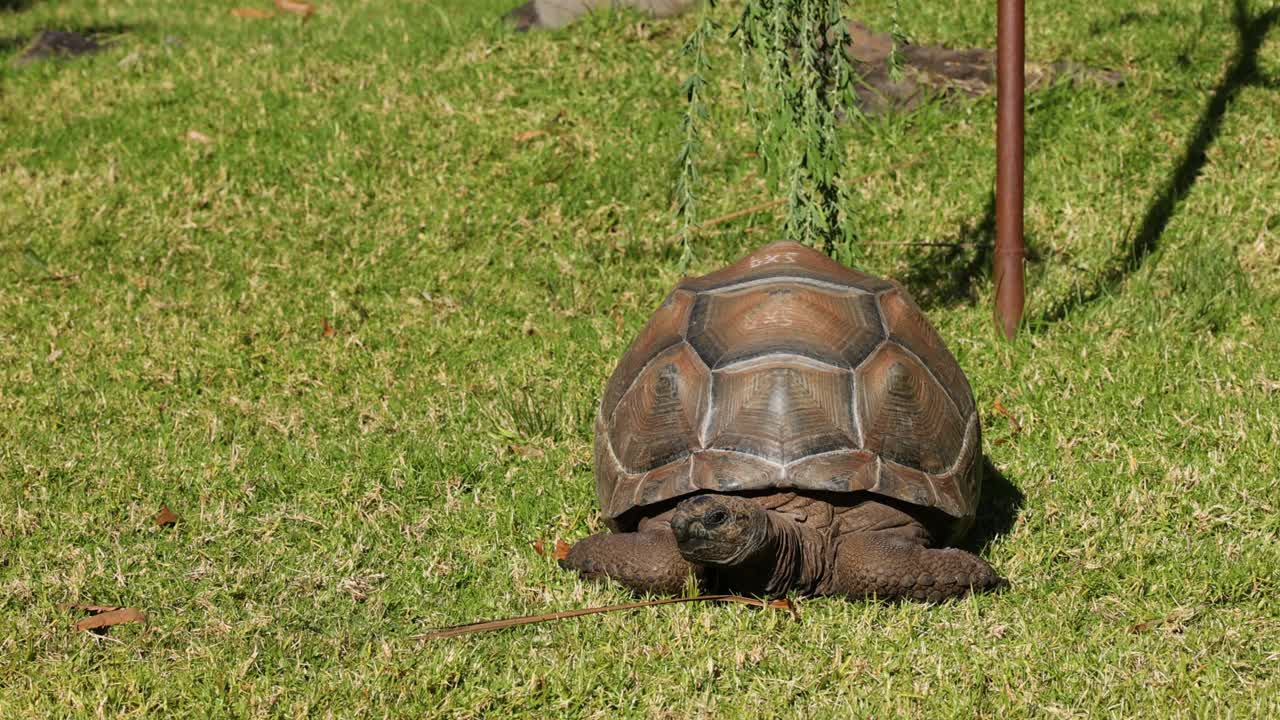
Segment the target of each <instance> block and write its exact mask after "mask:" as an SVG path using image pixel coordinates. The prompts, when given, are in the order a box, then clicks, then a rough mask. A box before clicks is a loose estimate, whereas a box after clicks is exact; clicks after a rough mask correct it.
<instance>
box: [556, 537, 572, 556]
mask: <svg viewBox="0 0 1280 720" xmlns="http://www.w3.org/2000/svg"><path fill="white" fill-rule="evenodd" d="M555 557H556V560H564V559H565V558H567V557H569V543H567V542H565V541H563V540H557V541H556V555H555Z"/></svg>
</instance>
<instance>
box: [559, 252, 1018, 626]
mask: <svg viewBox="0 0 1280 720" xmlns="http://www.w3.org/2000/svg"><path fill="white" fill-rule="evenodd" d="M981 444H982V443H981V428H980V427H979V423H978V413H977V410H976V407H975V405H974V400H973V392H972V390H971V389H970V387H969V383H968V381H967V380H966V378H965V376H964V372H963V371H961V369H960V366H959V365H958V364H957V363H956V360H955V358H954V357H953V356H952V355H951V353H950V352H949V351H948V350H947V348H946V347H945V346H944V345H943V343H942V339H941V338H940V337H939V336H938V333H937V332H936V331H935V330H934V329H933V327H932V326H931V325H930V324H929V322H928V320H927V319H926V318H925V316H924V314H923V313H922V312H921V311H920V308H919V307H917V306H916V304H915V303H914V302H913V301H912V300H911V298H910V296H909V295H908V294H907V292H906V290H904V289H903V288H902V287H901V286H900V285H898V284H897V283H894V282H892V281H889V280H883V279H880V278H877V277H874V276H872V275H867V274H864V273H861V272H858V271H856V270H852V269H849V268H847V267H845V266H843V265H841V264H839V263H837V262H835V261H834V260H832V259H830V258H829V257H827V256H826V255H824V254H822V253H820V252H818V251H816V250H813V249H811V248H808V247H806V246H803V245H800V244H797V243H793V242H779V243H774V244H772V245H768V246H766V247H763V248H761V249H759V250H757V251H755V252H753V253H751V254H749V255H747V256H746V257H744V258H742V259H741V260H739V261H738V262H736V263H734V264H732V265H730V266H728V267H726V268H724V269H721V270H719V271H717V272H713V273H710V274H708V275H703V276H701V277H694V278H685V279H684V280H682V281H681V282H680V283H679V284H678V285H677V286H676V288H675V290H674V291H672V292H671V294H670V295H668V296H667V298H666V300H665V301H663V303H662V305H661V307H659V308H658V310H657V311H656V312H655V313H654V315H653V317H652V319H650V320H649V323H648V324H647V325H646V326H645V327H644V329H642V330H641V331H640V334H639V335H638V336H637V337H636V338H635V340H634V341H633V342H632V343H631V345H630V347H629V348H628V349H627V351H626V352H625V353H624V354H623V355H622V358H621V360H620V361H619V362H618V366H617V368H616V369H615V370H614V372H613V374H612V376H611V377H610V378H609V380H608V383H607V384H606V385H605V388H604V393H603V396H602V398H601V400H600V406H599V412H598V414H597V417H596V421H595V453H594V455H595V457H594V467H595V483H596V494H597V496H598V498H599V501H600V507H601V510H602V512H603V517H604V522H605V524H606V525H607V526H608V528H609V530H610V532H603V533H599V534H596V535H592V536H590V537H588V538H585V539H583V540H581V541H579V542H578V543H576V544H574V545H573V546H572V547H571V548H570V549H569V551H568V553H567V555H565V557H564V558H563V559H562V560H561V561H560V562H561V565H562V566H563V567H565V568H566V569H572V570H576V571H577V572H578V573H580V574H581V575H582V576H584V577H586V578H589V579H604V578H608V579H612V580H614V581H616V582H618V583H621V584H622V585H624V586H626V587H627V588H630V589H631V590H632V591H634V592H637V593H641V594H647V593H651V594H660V595H673V594H678V593H680V592H681V591H682V590H683V588H684V586H685V583H686V582H687V580H688V578H689V577H690V576H693V577H694V578H695V579H696V580H697V582H698V584H699V585H700V586H701V587H702V588H703V589H704V590H707V591H712V592H739V593H747V594H754V595H762V596H777V595H784V594H796V595H801V596H810V595H844V596H848V597H854V598H863V597H872V596H874V597H878V598H915V599H920V600H930V601H937V600H942V599H945V598H949V597H955V596H960V595H963V594H965V593H967V592H970V591H985V590H991V589H995V588H997V587H1000V586H1002V585H1004V584H1005V581H1004V580H1003V579H1002V578H1000V576H999V575H997V574H996V572H995V571H994V570H993V569H992V568H991V566H990V565H988V564H987V563H986V562H985V561H984V560H982V559H981V558H979V557H978V556H977V555H974V554H973V553H970V552H967V551H965V550H961V549H957V548H949V547H938V546H937V545H945V544H947V543H949V542H952V541H954V540H956V539H958V538H959V537H960V536H961V535H963V534H964V533H965V532H966V531H967V530H968V528H969V526H970V525H971V523H972V521H973V518H974V514H975V511H976V507H977V501H978V495H979V491H980V487H981V482H982V474H981V473H982V463H981V461H980V458H981Z"/></svg>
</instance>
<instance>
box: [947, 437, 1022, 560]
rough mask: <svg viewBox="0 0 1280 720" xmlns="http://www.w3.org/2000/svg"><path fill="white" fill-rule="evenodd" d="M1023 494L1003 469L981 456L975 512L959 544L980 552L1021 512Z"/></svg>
mask: <svg viewBox="0 0 1280 720" xmlns="http://www.w3.org/2000/svg"><path fill="white" fill-rule="evenodd" d="M1025 499H1026V497H1025V496H1024V495H1023V494H1022V491H1021V490H1019V489H1018V488H1017V486H1016V485H1014V484H1013V483H1012V482H1010V481H1009V478H1007V477H1005V475H1004V473H1002V472H1000V469H999V468H997V467H996V466H995V465H994V464H992V462H991V458H989V457H987V456H986V455H983V456H982V495H981V497H979V498H978V516H977V518H976V519H975V520H974V522H973V530H971V531H970V532H969V534H968V535H967V536H965V538H964V539H963V541H962V542H961V543H960V544H959V547H961V548H964V549H965V550H969V551H971V552H975V553H978V554H982V553H984V552H985V551H986V549H987V548H988V547H989V546H990V545H991V543H993V542H995V540H996V538H999V537H1002V536H1004V535H1008V534H1009V531H1011V530H1013V525H1014V523H1015V522H1017V520H1018V513H1020V512H1022V504H1023V502H1024V500H1025Z"/></svg>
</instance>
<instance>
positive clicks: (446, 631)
mask: <svg viewBox="0 0 1280 720" xmlns="http://www.w3.org/2000/svg"><path fill="white" fill-rule="evenodd" d="M688 602H732V603H741V604H743V605H751V606H754V607H762V608H763V607H767V608H773V609H775V610H785V611H787V612H788V613H790V614H791V617H792V619H793V620H795V621H797V622H799V620H800V613H799V611H798V610H796V606H795V605H794V604H792V602H791V601H790V600H785V599H783V600H758V599H756V598H749V597H742V596H741V595H699V596H697V597H682V598H666V599H663V600H646V601H644V602H636V603H625V604H623V605H607V606H605V607H595V608H579V609H577V610H565V611H562V612H554V613H545V614H542V615H525V616H523V617H514V618H505V619H503V620H487V621H485V622H477V623H467V624H465V625H451V626H449V627H443V628H438V629H436V630H433V631H431V632H429V633H423V634H422V635H414V636H413V639H414V640H440V639H443V638H450V637H457V636H459V635H470V634H471V633H478V632H488V631H491V630H503V629H506V628H509V627H515V626H517V625H532V624H533V623H540V622H549V621H551V620H565V619H567V618H575V617H582V616H583V615H596V614H599V613H607V612H619V611H622V610H635V609H637V608H646V607H654V606H657V605H673V604H675V603H688Z"/></svg>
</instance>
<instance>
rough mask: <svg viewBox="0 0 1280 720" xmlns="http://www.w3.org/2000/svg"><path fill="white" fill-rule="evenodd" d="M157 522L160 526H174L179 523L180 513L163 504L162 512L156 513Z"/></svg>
mask: <svg viewBox="0 0 1280 720" xmlns="http://www.w3.org/2000/svg"><path fill="white" fill-rule="evenodd" d="M156 524H157V525H159V526H160V527H172V526H174V525H177V524H178V514H177V513H175V512H174V511H172V510H170V509H169V506H168V505H161V506H160V512H158V513H156Z"/></svg>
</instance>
